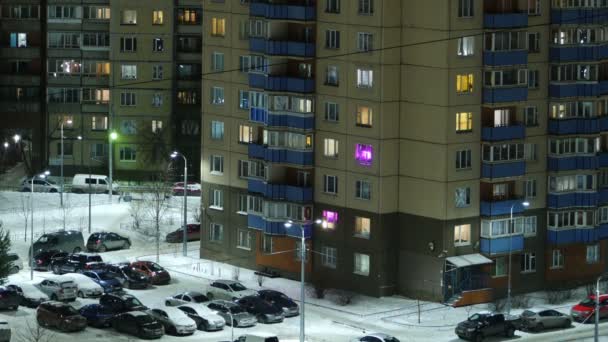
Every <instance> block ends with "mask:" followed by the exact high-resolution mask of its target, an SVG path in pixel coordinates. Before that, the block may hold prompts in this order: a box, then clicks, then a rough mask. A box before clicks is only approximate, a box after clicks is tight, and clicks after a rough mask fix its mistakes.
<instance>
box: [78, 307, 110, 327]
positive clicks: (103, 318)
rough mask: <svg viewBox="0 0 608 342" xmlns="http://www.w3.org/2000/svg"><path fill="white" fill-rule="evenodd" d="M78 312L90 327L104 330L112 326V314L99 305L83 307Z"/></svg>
mask: <svg viewBox="0 0 608 342" xmlns="http://www.w3.org/2000/svg"><path fill="white" fill-rule="evenodd" d="M78 312H79V313H80V315H81V316H83V317H84V318H86V319H87V323H88V324H89V325H90V326H92V327H96V328H106V327H109V326H111V325H112V318H113V317H114V313H113V312H112V310H110V309H109V308H107V307H105V306H103V305H101V304H89V305H85V306H83V307H81V308H80V310H78Z"/></svg>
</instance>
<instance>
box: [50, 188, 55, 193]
mask: <svg viewBox="0 0 608 342" xmlns="http://www.w3.org/2000/svg"><path fill="white" fill-rule="evenodd" d="M49 192H51V193H56V192H57V189H51V190H49Z"/></svg>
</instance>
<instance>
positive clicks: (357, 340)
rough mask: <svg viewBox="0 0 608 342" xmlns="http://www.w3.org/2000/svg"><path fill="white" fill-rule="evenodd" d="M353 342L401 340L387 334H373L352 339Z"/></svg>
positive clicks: (392, 341)
mask: <svg viewBox="0 0 608 342" xmlns="http://www.w3.org/2000/svg"><path fill="white" fill-rule="evenodd" d="M351 342H399V340H398V339H397V338H396V337H393V336H390V335H387V334H382V333H373V334H367V335H365V336H361V337H359V338H355V339H352V340H351Z"/></svg>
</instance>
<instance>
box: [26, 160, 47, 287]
mask: <svg viewBox="0 0 608 342" xmlns="http://www.w3.org/2000/svg"><path fill="white" fill-rule="evenodd" d="M50 174H51V173H50V172H49V171H44V173H41V174H40V175H39V176H38V177H40V178H42V179H44V178H46V176H48V175H50ZM35 178H36V176H32V186H31V191H32V195H31V196H30V197H31V198H30V211H31V212H32V220H31V222H30V224H31V226H30V280H34V265H33V263H34V179H35Z"/></svg>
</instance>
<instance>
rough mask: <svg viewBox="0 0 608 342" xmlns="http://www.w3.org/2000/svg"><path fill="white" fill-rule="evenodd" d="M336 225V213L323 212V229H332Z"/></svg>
mask: <svg viewBox="0 0 608 342" xmlns="http://www.w3.org/2000/svg"><path fill="white" fill-rule="evenodd" d="M336 223H338V212H336V211H330V210H323V223H322V225H323V228H329V229H333V228H335V226H336Z"/></svg>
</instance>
